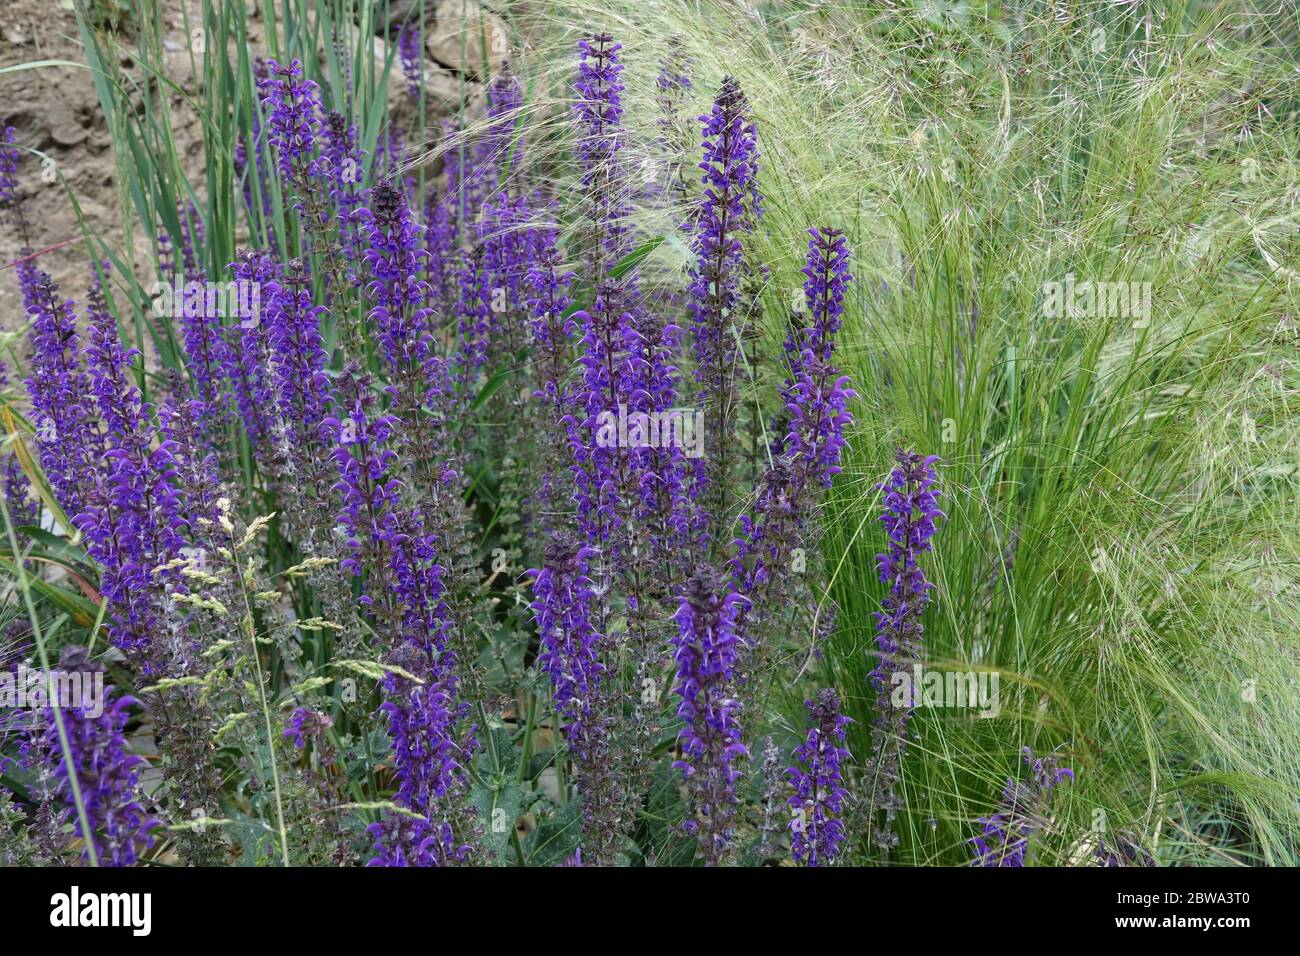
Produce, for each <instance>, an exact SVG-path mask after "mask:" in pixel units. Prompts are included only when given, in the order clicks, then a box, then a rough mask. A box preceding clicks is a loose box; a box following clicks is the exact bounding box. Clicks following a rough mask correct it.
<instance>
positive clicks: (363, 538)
mask: <svg viewBox="0 0 1300 956" xmlns="http://www.w3.org/2000/svg"><path fill="white" fill-rule="evenodd" d="M373 405H374V399H373V397H372V396H371V394H370V376H369V375H359V374H358V373H357V370H356V369H355V367H351V366H350V367H349V368H347V369H345V370H344V373H343V376H342V378H341V379H340V380H339V404H338V406H337V408H335V409H334V410H333V411H332V412H331V414H330V415H329V416H328V417H327V418H326V419H325V420H324V426H325V428H326V429H328V431H329V433H330V434H331V435H332V436H333V438H334V441H335V445H334V460H335V462H336V464H337V465H338V474H339V481H338V483H337V484H336V485H335V486H334V487H335V490H336V491H338V492H339V494H340V495H342V497H343V512H342V514H340V515H339V523H340V524H341V525H342V526H343V528H344V530H345V532H346V533H347V536H348V543H347V547H348V552H349V553H348V556H347V557H345V558H344V559H343V561H342V562H341V565H342V568H343V570H345V571H347V572H349V573H351V574H352V575H354V576H357V577H360V576H362V575H363V574H365V571H366V569H367V568H371V569H376V570H377V569H379V568H381V567H382V565H381V563H380V561H379V557H380V555H381V554H382V551H383V548H384V542H385V539H386V537H387V536H388V534H389V529H390V526H391V520H392V518H391V514H392V511H393V510H394V509H395V508H396V507H397V506H398V501H399V489H400V488H401V483H400V482H399V481H398V480H397V479H396V478H393V477H392V475H391V471H392V468H393V465H394V464H395V462H396V459H397V453H396V452H394V451H393V450H391V449H390V448H388V447H387V446H386V442H387V440H388V436H389V435H390V434H391V433H392V429H393V418H392V417H391V416H386V415H381V416H378V417H372V414H371V410H372V407H373ZM376 596H377V595H376V594H375V593H371V591H370V589H367V588H366V587H364V586H363V588H362V595H361V598H360V603H361V605H362V606H363V607H367V608H369V607H371V606H372V605H373V604H374V603H375V599H376ZM378 596H380V597H381V598H382V592H380V594H379V595H378Z"/></svg>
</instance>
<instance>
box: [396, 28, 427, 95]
mask: <svg viewBox="0 0 1300 956" xmlns="http://www.w3.org/2000/svg"><path fill="white" fill-rule="evenodd" d="M397 57H398V59H400V60H401V61H402V76H403V77H405V79H406V95H407V96H409V97H410V98H411V99H413V100H419V98H420V90H421V89H422V88H423V79H424V78H423V76H422V75H421V74H422V70H423V60H424V49H423V47H422V45H421V43H420V24H419V23H418V22H416V21H413V20H408V21H407V22H406V23H403V24H402V26H401V28H400V29H399V30H398V31H397Z"/></svg>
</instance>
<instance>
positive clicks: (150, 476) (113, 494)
mask: <svg viewBox="0 0 1300 956" xmlns="http://www.w3.org/2000/svg"><path fill="white" fill-rule="evenodd" d="M87 311H88V313H89V316H90V320H91V321H90V327H89V330H88V335H89V344H88V345H87V347H86V350H85V355H86V362H87V378H88V386H89V391H90V394H91V395H93V396H94V401H95V406H96V409H97V411H98V413H99V414H98V417H99V420H100V421H101V422H102V423H103V427H104V433H103V444H104V451H103V454H102V455H101V458H100V462H99V465H98V467H97V469H95V470H94V471H93V472H89V473H88V475H93V476H94V478H93V481H92V482H90V483H89V484H88V486H87V492H86V496H85V500H84V506H83V508H82V510H80V511H79V512H77V513H76V515H75V516H74V518H73V521H74V523H75V524H76V526H77V527H78V528H79V529H80V530H81V531H82V533H83V534H84V535H85V537H86V547H87V551H88V552H89V553H90V555H91V557H93V558H94V559H95V561H96V562H97V563H98V564H99V565H100V567H101V568H102V569H103V570H102V574H101V577H100V590H101V592H102V593H103V594H104V596H105V597H106V598H108V600H109V601H110V608H111V615H110V618H109V621H110V623H109V628H108V632H109V637H110V639H111V640H112V641H113V643H114V644H115V645H116V646H118V647H119V648H121V649H123V650H125V651H131V652H136V653H139V654H142V655H144V656H145V657H146V658H147V657H148V651H149V649H150V644H151V642H152V640H153V635H154V632H155V631H156V629H157V614H158V608H157V606H156V600H155V594H154V593H151V592H152V588H153V584H154V578H153V569H154V568H155V567H157V566H158V565H159V564H163V563H166V562H167V561H168V560H170V559H171V558H172V557H174V556H175V555H176V553H177V552H178V549H179V548H180V547H181V545H182V543H183V538H182V537H181V530H182V527H183V522H182V519H181V517H180V502H179V501H178V498H177V495H176V492H175V490H174V489H173V488H172V486H171V484H170V481H171V479H172V478H173V477H174V475H175V462H174V459H173V457H172V450H173V447H174V446H173V445H172V444H171V443H170V442H168V441H163V442H161V443H158V444H157V445H156V446H155V443H154V440H153V437H154V436H153V431H152V428H151V426H150V424H149V414H148V412H149V409H148V407H147V406H145V405H143V404H142V402H141V398H140V392H139V389H137V388H136V386H135V383H134V381H133V380H132V378H131V375H130V372H129V370H130V368H131V361H132V358H133V357H134V356H135V355H136V354H137V353H136V352H135V350H134V349H129V350H128V349H124V348H123V347H122V343H121V340H120V339H119V337H118V332H117V321H116V319H114V317H113V316H112V314H111V313H110V312H109V311H108V308H107V306H106V305H105V303H104V300H103V293H102V290H101V289H100V288H99V286H98V284H96V285H95V286H93V287H92V288H91V291H90V296H89V307H88V310H87Z"/></svg>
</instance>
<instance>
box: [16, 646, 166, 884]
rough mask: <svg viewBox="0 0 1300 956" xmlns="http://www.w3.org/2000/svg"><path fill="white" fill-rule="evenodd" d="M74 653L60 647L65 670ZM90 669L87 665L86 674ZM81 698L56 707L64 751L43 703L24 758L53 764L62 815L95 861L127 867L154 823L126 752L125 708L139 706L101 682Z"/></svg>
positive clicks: (134, 762)
mask: <svg viewBox="0 0 1300 956" xmlns="http://www.w3.org/2000/svg"><path fill="white" fill-rule="evenodd" d="M81 654H82V655H84V652H81ZM76 655H77V652H76V651H74V650H73V649H71V648H69V649H68V650H66V651H65V652H64V658H63V666H64V668H65V669H71V668H68V666H67V665H68V662H69V661H71V660H72V659H73V658H74V657H75V656H76ZM83 666H84V662H83ZM90 673H91V671H90V670H89V668H87V670H86V676H87V677H89V674H90ZM80 703H81V704H82V706H71V707H62V708H61V709H60V714H61V716H62V718H63V726H64V729H65V731H66V733H67V738H68V751H67V753H65V752H64V750H63V746H62V743H61V741H60V739H59V730H58V725H57V724H56V723H55V718H54V712H53V710H52V709H48V708H47V709H46V710H45V711H43V712H42V714H41V716H40V719H39V723H38V725H37V727H36V729H35V730H34V734H35V739H34V740H33V741H32V742H31V744H30V745H28V746H26V747H25V748H24V749H25V751H26V753H25V762H26V764H27V765H28V768H29V769H33V768H34V767H35V764H36V761H38V760H40V761H48V762H49V763H52V764H54V766H55V769H54V776H55V779H56V780H57V786H56V793H57V795H58V797H59V798H60V802H61V803H63V804H64V805H65V809H64V811H63V814H64V819H66V820H67V821H68V822H69V823H70V824H71V825H72V827H73V830H74V832H75V833H76V835H77V836H78V837H79V838H81V839H83V840H86V842H88V843H90V844H92V845H93V846H94V849H95V856H96V860H97V862H98V864H99V865H100V866H130V865H131V864H133V863H135V862H136V860H138V859H139V856H140V853H141V852H142V851H144V850H146V849H148V848H149V847H151V846H152V845H153V837H152V836H150V831H151V830H152V829H153V828H154V827H156V826H157V825H158V822H157V821H156V820H153V819H151V818H150V817H149V816H148V814H147V813H146V812H145V809H144V806H143V800H144V792H143V790H142V789H141V787H140V768H141V767H142V766H143V765H144V763H145V761H144V758H143V757H139V756H136V755H134V754H131V753H129V752H128V751H127V745H126V737H125V735H124V733H123V731H124V730H125V728H126V723H127V719H128V714H127V710H128V708H130V707H137V706H139V701H137V700H136V699H135V698H134V697H129V696H127V695H125V694H119V693H117V692H116V691H115V690H114V688H113V687H111V686H108V685H105V686H104V687H103V699H102V700H95V701H82V702H80ZM92 704H93V705H94V706H92ZM101 705H102V706H101ZM73 774H75V775H76V780H77V787H78V790H79V791H80V794H81V801H82V806H83V807H84V808H85V812H86V823H87V824H88V825H89V832H87V831H85V830H83V828H82V822H81V816H80V814H78V813H77V811H76V805H75V801H74V797H73V789H72V783H71V782H70V777H71V775H73ZM82 859H83V860H84V861H89V859H90V851H89V849H87V850H85V851H83V853H82Z"/></svg>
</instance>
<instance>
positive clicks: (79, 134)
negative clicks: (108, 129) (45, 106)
mask: <svg viewBox="0 0 1300 956" xmlns="http://www.w3.org/2000/svg"><path fill="white" fill-rule="evenodd" d="M47 116H48V118H49V124H50V139H52V140H54V142H56V143H58V144H59V145H60V146H76V145H77V144H78V143H80V142H82V141H83V140H84V139H85V138H86V137H87V136H89V135H90V130H89V129H87V127H86V124H85V123H84V122H83V121H82V120H81V119H80V118H78V116H77V114H76V113H75V112H73V110H72V109H71V108H70V107H69V106H68V104H67V103H66V102H64V101H62V100H52V101H51V102H50V104H49V112H48V114H47Z"/></svg>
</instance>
